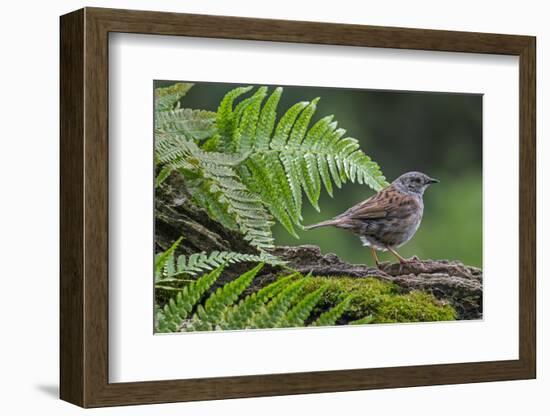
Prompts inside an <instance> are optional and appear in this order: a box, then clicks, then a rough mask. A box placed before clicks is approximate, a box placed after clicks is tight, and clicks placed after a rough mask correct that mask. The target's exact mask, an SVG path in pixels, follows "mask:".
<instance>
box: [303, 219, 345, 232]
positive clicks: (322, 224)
mask: <svg viewBox="0 0 550 416" xmlns="http://www.w3.org/2000/svg"><path fill="white" fill-rule="evenodd" d="M338 223H339V221H338V220H335V219H332V220H326V221H322V222H319V223H317V224H312V225H306V226H305V227H304V230H313V229H314V228H320V227H328V226H330V225H337V224H338Z"/></svg>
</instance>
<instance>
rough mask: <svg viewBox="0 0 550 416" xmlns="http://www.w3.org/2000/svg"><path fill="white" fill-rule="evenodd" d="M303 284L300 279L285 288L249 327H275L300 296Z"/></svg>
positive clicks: (255, 317) (256, 316) (253, 319)
mask: <svg viewBox="0 0 550 416" xmlns="http://www.w3.org/2000/svg"><path fill="white" fill-rule="evenodd" d="M304 284H305V281H304V280H303V279H302V280H298V281H296V282H294V283H292V284H290V285H289V286H287V287H286V288H285V289H284V290H283V291H282V292H280V293H279V294H278V295H277V296H276V297H275V298H274V299H273V300H272V301H271V302H269V303H268V304H267V305H266V306H264V307H262V308H261V310H260V311H259V312H258V313H257V314H256V315H255V316H254V317H253V318H252V322H251V327H253V328H275V327H277V326H278V325H279V323H280V322H281V321H282V320H283V319H284V316H285V314H286V313H287V311H288V310H289V309H290V307H291V306H292V305H293V304H294V302H295V300H296V299H297V298H298V297H299V296H300V293H301V292H302V289H303V287H304Z"/></svg>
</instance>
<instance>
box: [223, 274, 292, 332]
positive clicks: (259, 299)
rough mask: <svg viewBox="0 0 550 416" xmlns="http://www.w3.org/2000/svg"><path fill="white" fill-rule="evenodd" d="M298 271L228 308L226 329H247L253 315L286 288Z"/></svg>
mask: <svg viewBox="0 0 550 416" xmlns="http://www.w3.org/2000/svg"><path fill="white" fill-rule="evenodd" d="M296 276H297V273H294V274H291V275H288V276H285V277H282V278H280V279H278V280H276V281H275V282H273V283H270V284H269V285H267V286H264V287H263V288H262V289H260V290H259V291H258V292H255V293H252V294H250V295H248V296H247V297H246V298H244V299H243V300H241V301H240V302H239V303H238V304H237V305H234V306H233V307H232V308H230V309H229V310H227V312H226V315H225V319H224V321H225V329H245V328H248V327H249V325H250V321H251V319H252V318H253V316H254V315H255V314H256V313H257V312H258V311H259V310H260V309H261V308H262V307H263V306H264V305H265V303H266V302H268V301H269V300H270V299H272V298H273V297H275V296H277V294H279V293H280V292H281V291H282V290H283V289H285V288H286V287H287V286H288V285H289V284H290V283H291V282H292V280H293V279H294V278H295V277H296Z"/></svg>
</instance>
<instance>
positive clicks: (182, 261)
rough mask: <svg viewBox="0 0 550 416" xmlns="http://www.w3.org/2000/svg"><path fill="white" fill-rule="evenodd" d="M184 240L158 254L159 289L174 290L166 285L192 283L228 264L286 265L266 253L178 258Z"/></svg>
mask: <svg viewBox="0 0 550 416" xmlns="http://www.w3.org/2000/svg"><path fill="white" fill-rule="evenodd" d="M182 240H183V237H180V238H179V239H178V240H177V241H176V242H175V243H174V244H172V246H170V248H168V250H166V251H164V252H160V253H157V254H156V256H155V284H156V287H157V288H162V289H167V290H173V289H174V288H173V287H170V286H166V284H172V283H181V282H185V281H190V279H189V277H190V276H196V275H197V273H203V272H205V271H208V270H213V269H215V268H217V267H220V266H222V265H227V264H235V263H243V262H254V263H258V262H264V263H269V264H271V265H282V264H284V262H283V261H281V260H279V259H278V258H277V257H275V256H272V255H270V254H268V253H264V252H262V253H260V254H259V255H256V254H245V253H237V252H233V251H212V252H210V253H208V254H207V253H206V252H201V253H195V254H191V255H189V256H186V255H183V254H182V255H179V256H177V257H176V255H175V251H176V249H177V247H178V246H179V244H180V243H181V241H182Z"/></svg>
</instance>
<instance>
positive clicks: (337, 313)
mask: <svg viewBox="0 0 550 416" xmlns="http://www.w3.org/2000/svg"><path fill="white" fill-rule="evenodd" d="M352 299H353V295H350V296H348V297H347V298H345V299H344V300H343V301H341V302H339V303H338V304H337V305H336V306H335V307H333V308H332V309H329V310H328V311H326V312H323V313H322V314H321V315H320V316H319V318H317V319H316V320H315V321H314V322H313V323H312V325H313V326H330V325H334V324H335V323H336V321H337V320H338V319H339V318H340V317H341V316H342V315H343V314H344V312H345V311H346V309H347V308H348V306H349V304H350V302H351V300H352Z"/></svg>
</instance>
